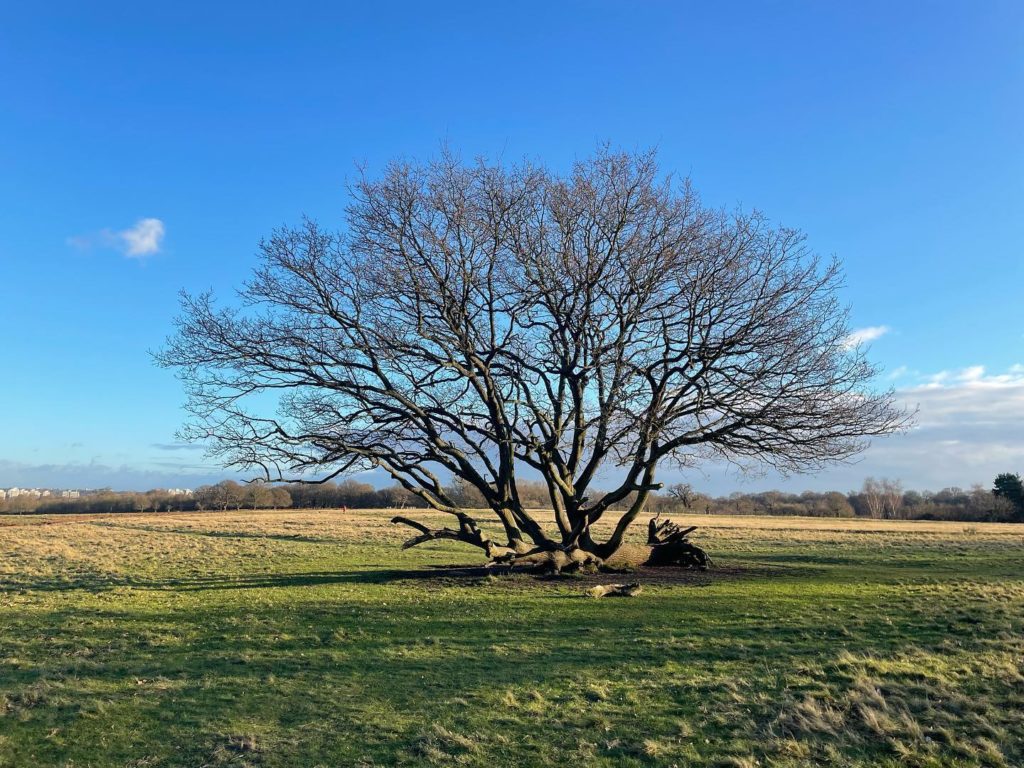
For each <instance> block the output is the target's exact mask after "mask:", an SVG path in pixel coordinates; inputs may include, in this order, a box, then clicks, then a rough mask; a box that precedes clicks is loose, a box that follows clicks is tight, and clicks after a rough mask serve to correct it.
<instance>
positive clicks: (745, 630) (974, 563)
mask: <svg viewBox="0 0 1024 768" xmlns="http://www.w3.org/2000/svg"><path fill="white" fill-rule="evenodd" d="M693 522H696V523H700V524H706V526H707V527H705V528H702V529H701V530H700V531H698V534H697V536H698V540H699V541H700V542H701V543H702V544H704V545H705V546H706V547H707V548H708V549H709V550H710V551H711V553H712V554H713V556H714V557H715V559H716V562H717V563H718V565H719V566H720V569H719V570H718V571H716V572H712V573H710V574H707V575H697V576H685V575H684V576H683V577H682V578H680V579H679V580H678V581H675V582H673V581H672V580H671V579H668V580H666V579H665V578H664V577H661V576H660V575H659V577H658V578H657V580H655V581H652V582H651V583H648V584H646V585H645V587H644V591H643V592H642V594H641V595H640V596H638V597H635V598H631V599H619V600H612V599H605V600H593V599H589V598H586V597H584V596H583V594H584V591H585V587H586V586H587V585H588V584H590V583H592V581H588V580H587V579H584V578H572V577H570V578H565V579H561V580H537V579H533V578H530V577H524V576H516V577H494V576H492V577H480V578H451V577H444V578H437V577H436V576H432V577H431V578H423V577H422V574H423V573H430V571H431V569H430V568H429V567H428V566H429V565H431V564H440V563H458V562H462V563H468V562H473V561H474V560H477V559H478V558H477V556H476V553H475V551H474V550H471V549H468V548H462V547H460V545H457V544H451V543H444V544H437V545H433V546H430V547H422V548H417V549H414V550H409V551H406V552H402V551H400V550H399V549H398V543H399V542H400V541H401V539H402V537H403V536H404V535H405V532H404V531H401V530H394V529H392V528H391V527H390V526H388V525H387V513H385V512H380V513H376V514H374V513H367V512H364V511H358V512H354V513H350V514H349V515H347V516H346V515H341V514H340V513H335V512H330V513H323V512H307V511H291V512H281V513H267V514H263V513H261V514H257V515H253V514H252V513H249V514H248V515H247V514H244V513H231V514H207V515H199V514H189V515H177V514H173V515H138V516H135V515H132V516H120V517H118V516H111V517H103V518H87V519H78V520H76V519H72V518H59V519H55V518H50V519H46V518H26V519H19V518H7V519H4V520H0V766H26V767H32V768H34V767H35V766H50V765H53V766H76V767H79V768H84V767H85V766H97V767H99V766H119V767H120V766H136V767H139V768H141V767H142V766H268V767H269V766H301V767H303V768H306V767H312V766H331V767H332V768H333V767H334V766H374V765H377V766H390V765H439V766H448V765H486V766H531V765H541V766H543V765H559V766H561V765H564V764H567V763H569V764H575V765H581V766H632V765H662V766H671V765H677V766H695V765H723V766H737V767H738V768H744V767H746V768H753V767H754V766H811V765H835V766H947V765H948V766H975V765H979V766H980V765H985V766H989V765H990V766H1019V765H1022V764H1024V715H1022V711H1024V527H1013V526H997V525H974V526H970V527H967V526H963V525H956V524H935V523H933V524H916V525H915V524H896V523H893V524H885V523H878V522H871V523H859V522H846V521H843V522H835V521H807V520H798V519H784V520H779V519H757V518H754V519H739V518H721V519H719V518H715V519H712V520H706V519H704V518H701V519H695V520H693ZM639 578H640V579H641V580H643V579H645V578H647V576H646V575H641V576H640V577H639ZM607 580H609V581H611V580H614V579H613V578H611V577H608V578H607Z"/></svg>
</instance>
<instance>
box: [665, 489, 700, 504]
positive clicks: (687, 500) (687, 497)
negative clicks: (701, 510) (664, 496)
mask: <svg viewBox="0 0 1024 768" xmlns="http://www.w3.org/2000/svg"><path fill="white" fill-rule="evenodd" d="M668 495H669V496H671V497H672V498H673V499H675V500H676V501H678V502H679V503H680V504H682V505H683V509H690V507H692V506H693V502H694V501H695V500H696V498H697V493H696V491H694V490H693V487H692V486H691V485H690V484H689V483H672V485H670V486H669V487H668Z"/></svg>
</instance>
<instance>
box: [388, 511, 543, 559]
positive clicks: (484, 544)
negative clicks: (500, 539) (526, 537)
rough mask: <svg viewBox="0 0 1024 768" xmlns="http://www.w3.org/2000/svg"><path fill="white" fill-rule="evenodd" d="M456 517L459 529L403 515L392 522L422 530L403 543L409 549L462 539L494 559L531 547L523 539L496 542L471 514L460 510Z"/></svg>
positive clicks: (514, 554)
mask: <svg viewBox="0 0 1024 768" xmlns="http://www.w3.org/2000/svg"><path fill="white" fill-rule="evenodd" d="M456 517H457V518H458V520H459V527H458V529H455V528H430V527H428V526H427V525H424V524H423V523H421V522H419V521H417V520H411V519H410V518H408V517H402V516H401V515H398V516H396V517H393V518H391V522H392V523H396V524H402V525H408V526H409V527H411V528H415V529H416V530H417V531H419V532H420V533H419V535H418V536H413V537H412V538H411V539H407V540H406V541H405V543H404V544H402V549H409V548H410V547H415V546H417V545H419V544H425V543H426V542H428V541H437V540H438V539H450V540H453V541H461V542H463V543H465V544H471V545H472V546H474V547H479V548H480V549H482V550H483V551H484V554H486V555H487V557H489V558H490V559H492V560H493V559H495V558H502V557H515V556H516V555H519V554H522V553H523V552H526V551H528V550H529V547H528V546H527V545H526V544H525V543H524V542H522V541H510V542H509V543H508V544H507V545H502V544H496V543H495V542H494V541H492V540H491V539H490V538H488V537H487V536H485V535H484V533H483V531H481V530H480V528H479V526H478V525H477V524H476V521H475V520H473V518H471V517H470V516H469V515H467V514H464V513H462V512H459V513H456Z"/></svg>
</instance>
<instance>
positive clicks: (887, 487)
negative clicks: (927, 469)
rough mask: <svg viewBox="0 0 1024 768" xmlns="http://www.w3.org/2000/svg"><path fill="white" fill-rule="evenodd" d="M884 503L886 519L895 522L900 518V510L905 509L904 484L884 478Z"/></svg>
mask: <svg viewBox="0 0 1024 768" xmlns="http://www.w3.org/2000/svg"><path fill="white" fill-rule="evenodd" d="M882 501H883V504H884V508H885V513H884V514H885V517H887V518H889V519H893V520H894V519H896V518H897V517H899V513H900V509H901V508H902V507H903V483H901V482H900V481H899V480H890V479H889V478H887V477H886V478H882Z"/></svg>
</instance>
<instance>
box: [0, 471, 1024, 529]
mask: <svg viewBox="0 0 1024 768" xmlns="http://www.w3.org/2000/svg"><path fill="white" fill-rule="evenodd" d="M1005 478H1011V479H1016V482H1019V478H1018V477H1017V476H1016V475H1000V476H999V478H997V484H996V488H995V489H993V490H988V489H985V488H983V487H982V486H980V485H976V486H974V487H972V488H971V489H969V490H963V489H961V488H944V489H943V490H941V491H937V492H931V491H923V492H919V491H906V490H904V489H903V487H902V486H901V485H900V483H899V482H897V481H893V480H888V479H883V480H874V479H872V478H869V479H868V480H867V481H865V483H864V485H863V487H862V488H861V490H859V491H853V492H850V493H840V492H838V491H828V492H824V493H817V492H813V491H805V492H804V493H783V492H781V491H763V492H759V493H733V494H730V495H729V496H717V497H716V496H709V495H706V494H703V493H701V492H699V491H697V490H694V489H693V488H692V487H691V486H689V485H686V484H682V483H677V484H675V485H671V486H669V487H668V488H666V489H664V490H663V491H662V492H661V493H657V494H653V495H652V496H651V498H650V499H649V501H648V509H649V510H650V511H651V512H652V513H658V512H663V513H666V514H669V513H676V514H691V515H692V514H708V515H802V516H812V517H866V518H879V519H905V520H964V521H1022V520H1024V501H1022V499H1021V495H1020V494H1019V493H1016V492H1015V491H1012V489H1011V492H1009V493H1007V492H1006V491H1005V490H1001V489H1002V488H1003V486H1002V485H1000V482H999V481H1000V480H1002V479H1005ZM446 490H447V492H448V495H449V496H450V497H451V498H452V499H453V501H455V502H456V503H457V504H458V505H460V506H462V507H465V508H480V507H483V506H485V505H484V503H483V499H482V498H481V497H480V496H479V493H478V492H477V491H476V490H475V489H474V488H472V487H471V486H468V485H466V484H464V483H454V484H453V485H451V486H449V487H448V488H447V489H446ZM518 490H519V496H520V499H521V500H522V502H523V504H524V506H526V507H528V508H535V509H539V508H547V507H550V504H551V502H550V500H549V498H548V495H547V489H546V487H545V486H544V484H543V483H539V482H532V481H526V482H521V483H519V486H518ZM1015 493H1016V495H1014V494H1015ZM629 503H630V499H628V498H627V499H626V500H625V501H623V502H622V505H621V507H622V508H625V507H627V506H628V505H629ZM425 506H426V504H425V503H424V502H423V501H422V500H421V499H420V498H418V497H417V496H416V495H415V494H413V493H410V492H409V491H407V490H405V489H404V488H402V487H401V486H397V485H395V486H391V487H388V488H375V487H374V486H372V485H370V484H369V483H361V482H359V481H357V480H345V481H344V482H341V483H333V482H328V483H321V484H305V483H291V484H285V485H266V484H260V483H247V484H244V483H237V482H235V481H233V480H225V481H223V482H220V483H217V484H216V485H205V486H201V487H199V488H196V489H195V491H194V493H192V494H191V495H182V494H172V493H169V492H167V491H163V490H153V491H147V492H145V493H137V492H116V491H99V492H93V493H89V494H85V495H83V496H82V497H81V498H78V499H67V498H59V499H57V498H48V497H44V498H30V497H24V496H21V497H16V498H14V499H7V500H5V501H0V513H6V514H31V513H34V514H63V513H77V514H83V513H85V514H88V513H109V512H187V511H204V510H242V509H286V508H289V507H291V508H299V509H334V508H338V507H350V508H354V509H359V508H363V509H366V508H390V509H403V508H415V507H425Z"/></svg>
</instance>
